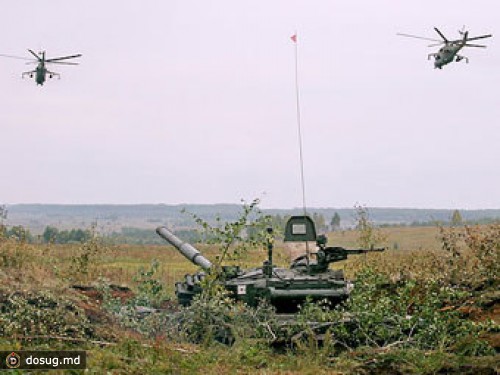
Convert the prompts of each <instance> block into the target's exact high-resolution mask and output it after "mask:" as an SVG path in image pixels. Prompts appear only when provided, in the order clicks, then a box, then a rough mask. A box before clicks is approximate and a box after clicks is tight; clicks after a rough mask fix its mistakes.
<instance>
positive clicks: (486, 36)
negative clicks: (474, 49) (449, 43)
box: [467, 34, 493, 42]
mask: <svg viewBox="0 0 500 375" xmlns="http://www.w3.org/2000/svg"><path fill="white" fill-rule="evenodd" d="M492 36H493V35H491V34H488V35H480V36H474V37H472V38H467V42H468V41H469V40H478V39H485V38H491V37H492Z"/></svg>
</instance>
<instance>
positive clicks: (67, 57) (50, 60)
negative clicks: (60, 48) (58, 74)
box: [45, 54, 82, 62]
mask: <svg viewBox="0 0 500 375" xmlns="http://www.w3.org/2000/svg"><path fill="white" fill-rule="evenodd" d="M81 56H82V55H80V54H78V55H72V56H64V57H55V58H53V59H47V60H45V62H54V61H60V60H67V59H76V58H77V57H81Z"/></svg>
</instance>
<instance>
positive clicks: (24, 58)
mask: <svg viewBox="0 0 500 375" xmlns="http://www.w3.org/2000/svg"><path fill="white" fill-rule="evenodd" d="M0 56H2V57H8V58H10V59H18V60H29V61H33V59H32V58H28V57H20V56H13V55H4V54H0ZM33 62H38V61H33Z"/></svg>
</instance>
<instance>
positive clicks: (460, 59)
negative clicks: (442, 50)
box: [455, 55, 469, 64]
mask: <svg viewBox="0 0 500 375" xmlns="http://www.w3.org/2000/svg"><path fill="white" fill-rule="evenodd" d="M462 60H465V62H466V63H467V64H468V63H469V58H468V57H465V56H460V55H457V58H456V59H455V61H456V62H459V61H462Z"/></svg>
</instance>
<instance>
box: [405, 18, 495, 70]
mask: <svg viewBox="0 0 500 375" xmlns="http://www.w3.org/2000/svg"><path fill="white" fill-rule="evenodd" d="M434 30H436V32H437V33H438V34H439V36H440V37H441V39H442V40H439V39H433V38H425V37H421V36H417V35H411V34H403V33H398V34H397V35H400V36H405V37H409V38H416V39H423V40H429V41H431V42H436V43H434V44H430V45H429V47H435V46H439V45H441V44H444V46H442V47H441V48H440V49H439V51H438V52H436V53H430V54H429V55H428V56H427V59H428V60H430V58H431V57H434V68H435V69H442V68H443V66H444V65H446V64H449V63H451V62H453V61H455V62H459V61H461V60H465V61H466V62H467V63H469V58H468V57H465V56H462V55H459V54H458V52H459V51H460V50H461V49H462V48H464V47H478V48H486V46H485V45H482V44H471V43H469V42H470V41H472V40H478V39H485V38H491V37H492V35H491V34H488V35H480V36H475V37H472V38H469V32H468V31H465V27H464V28H463V29H462V30H459V31H458V32H459V34H460V35H461V36H462V38H461V39H456V40H448V39H447V38H446V37H445V36H444V35H443V33H442V32H441V31H440V30H439V29H438V28H437V27H435V28H434Z"/></svg>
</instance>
